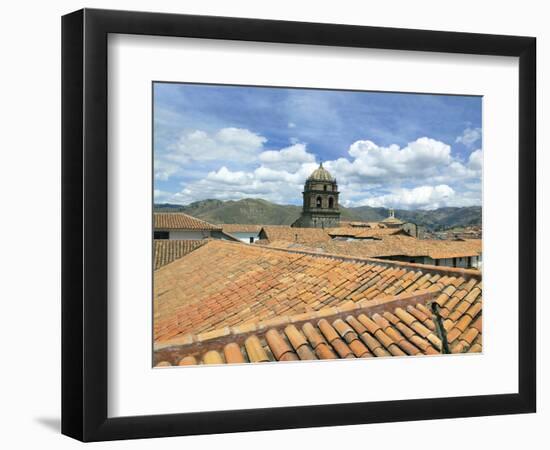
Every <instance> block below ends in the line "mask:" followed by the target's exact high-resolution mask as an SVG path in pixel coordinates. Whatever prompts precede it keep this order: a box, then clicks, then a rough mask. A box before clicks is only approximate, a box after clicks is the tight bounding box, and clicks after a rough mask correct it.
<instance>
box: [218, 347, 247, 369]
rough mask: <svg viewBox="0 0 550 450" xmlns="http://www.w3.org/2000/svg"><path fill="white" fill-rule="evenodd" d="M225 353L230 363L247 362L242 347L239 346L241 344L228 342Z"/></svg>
mask: <svg viewBox="0 0 550 450" xmlns="http://www.w3.org/2000/svg"><path fill="white" fill-rule="evenodd" d="M223 353H224V356H225V360H226V361H227V363H228V364H240V363H244V362H246V360H245V359H244V356H243V354H242V352H241V347H239V345H237V344H236V343H235V342H231V343H229V344H227V345H226V346H225V347H224V348H223Z"/></svg>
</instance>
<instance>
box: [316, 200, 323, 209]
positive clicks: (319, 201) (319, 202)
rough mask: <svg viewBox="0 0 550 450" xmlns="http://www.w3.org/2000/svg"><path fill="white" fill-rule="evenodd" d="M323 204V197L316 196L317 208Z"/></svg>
mask: <svg viewBox="0 0 550 450" xmlns="http://www.w3.org/2000/svg"><path fill="white" fill-rule="evenodd" d="M322 204H323V199H322V198H321V197H317V208H320V207H321V205H322Z"/></svg>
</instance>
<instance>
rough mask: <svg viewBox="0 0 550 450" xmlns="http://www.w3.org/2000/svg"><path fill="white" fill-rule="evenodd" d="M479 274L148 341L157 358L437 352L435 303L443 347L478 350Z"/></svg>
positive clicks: (186, 360)
mask: <svg viewBox="0 0 550 450" xmlns="http://www.w3.org/2000/svg"><path fill="white" fill-rule="evenodd" d="M481 289H482V288H481V282H480V281H479V280H478V279H476V278H471V279H470V280H468V281H466V280H465V279H464V278H461V277H458V278H457V277H449V276H444V277H440V278H439V279H438V280H437V281H436V282H435V283H434V284H431V286H430V288H429V289H428V290H419V291H416V292H413V293H408V292H405V293H401V294H400V295H397V296H390V297H387V298H385V299H381V300H370V301H365V300H363V301H360V302H358V303H351V304H346V305H345V306H341V307H337V308H335V307H332V308H325V309H321V310H320V311H317V312H312V313H305V314H301V315H295V316H281V317H278V318H276V319H272V320H269V321H263V322H258V323H253V324H250V325H248V326H241V327H235V328H229V327H226V328H222V329H219V330H215V331H212V332H209V333H203V334H199V335H191V334H190V335H186V336H183V337H181V338H180V339H175V340H172V341H169V342H165V343H157V344H156V345H155V364H156V365H157V366H172V365H179V366H184V365H196V364H224V363H246V362H269V361H297V360H316V359H336V358H372V357H389V356H418V355H437V354H440V353H441V347H442V342H441V339H440V337H439V334H438V333H437V331H436V325H435V323H434V320H433V315H432V312H431V310H430V303H431V302H436V303H437V304H438V305H439V306H440V314H441V317H442V320H443V327H444V328H445V330H446V336H447V339H448V344H449V349H450V352H451V353H479V352H481V351H482V337H481V336H482V335H481V333H482V316H481V305H482V299H481Z"/></svg>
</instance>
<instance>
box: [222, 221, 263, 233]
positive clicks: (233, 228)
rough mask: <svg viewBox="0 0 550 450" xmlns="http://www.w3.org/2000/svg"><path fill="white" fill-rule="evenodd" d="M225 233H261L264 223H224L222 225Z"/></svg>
mask: <svg viewBox="0 0 550 450" xmlns="http://www.w3.org/2000/svg"><path fill="white" fill-rule="evenodd" d="M221 227H222V229H223V231H224V233H229V234H231V233H259V232H260V230H261V229H262V227H263V225H254V224H246V223H245V224H239V223H223V224H222V225H221Z"/></svg>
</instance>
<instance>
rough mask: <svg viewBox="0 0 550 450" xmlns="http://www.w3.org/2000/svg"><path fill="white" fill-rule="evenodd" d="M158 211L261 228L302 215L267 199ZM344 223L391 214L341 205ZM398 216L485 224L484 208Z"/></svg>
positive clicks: (441, 224)
mask: <svg viewBox="0 0 550 450" xmlns="http://www.w3.org/2000/svg"><path fill="white" fill-rule="evenodd" d="M154 210H155V212H184V213H186V214H189V215H191V216H193V217H197V218H199V219H202V220H206V221H207V222H210V223H215V224H220V223H249V224H261V225H290V224H291V223H292V222H294V221H295V220H296V219H297V218H298V217H299V216H300V212H301V210H302V207H301V206H296V205H278V204H275V203H271V202H268V201H266V200H261V199H255V198H245V199H242V200H227V201H222V200H214V199H208V200H201V201H197V202H193V203H190V204H189V205H175V204H170V203H161V204H155V205H154ZM340 212H341V216H340V218H341V219H342V220H357V221H368V222H377V221H380V220H383V219H385V218H386V217H388V215H389V210H388V209H387V208H373V207H371V206H359V207H354V208H345V207H343V206H340ZM395 216H396V217H397V218H399V219H401V220H403V221H404V222H413V223H416V224H417V225H420V226H424V227H426V228H427V229H429V230H433V231H437V230H443V229H449V228H454V227H465V226H469V225H481V206H468V207H461V208H459V207H444V208H438V209H434V210H430V211H426V210H406V209H396V210H395Z"/></svg>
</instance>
